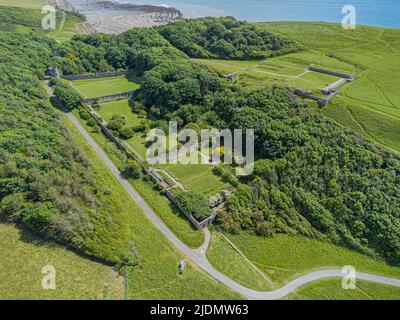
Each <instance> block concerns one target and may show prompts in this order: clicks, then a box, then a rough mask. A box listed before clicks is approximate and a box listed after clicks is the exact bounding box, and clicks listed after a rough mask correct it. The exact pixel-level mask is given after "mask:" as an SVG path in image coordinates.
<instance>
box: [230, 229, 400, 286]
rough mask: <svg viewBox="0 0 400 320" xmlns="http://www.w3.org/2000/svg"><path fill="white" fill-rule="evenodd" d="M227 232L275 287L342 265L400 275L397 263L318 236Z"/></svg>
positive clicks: (394, 275)
mask: <svg viewBox="0 0 400 320" xmlns="http://www.w3.org/2000/svg"><path fill="white" fill-rule="evenodd" d="M227 236H228V238H229V239H230V240H231V241H232V242H233V243H234V244H235V245H236V246H237V247H238V248H239V249H240V250H241V251H242V252H243V253H244V254H245V256H246V257H247V258H248V259H249V260H250V261H252V262H253V263H254V264H255V265H256V266H257V267H258V268H259V269H260V270H262V271H263V272H264V273H265V274H266V275H267V276H268V277H269V278H271V280H272V281H273V282H274V284H275V285H276V286H278V287H279V286H281V285H283V284H284V283H287V282H288V281H290V280H293V279H294V278H296V277H298V276H300V275H302V274H305V273H307V272H311V271H315V270H318V269H326V268H343V267H344V266H345V265H352V266H354V267H355V268H356V270H357V271H360V272H366V273H374V274H378V275H385V276H391V277H395V278H396V277H397V278H400V267H398V266H397V267H396V266H391V265H389V264H387V263H386V262H384V261H382V260H377V259H374V258H371V257H368V256H366V255H363V254H360V253H358V252H356V251H353V250H349V249H346V248H342V247H339V246H335V245H332V244H330V243H326V242H322V241H319V240H313V239H307V238H301V237H292V236H286V235H281V236H276V237H274V238H262V237H258V236H256V235H252V234H249V233H244V232H243V233H240V234H237V235H231V234H227ZM227 263H228V262H227Z"/></svg>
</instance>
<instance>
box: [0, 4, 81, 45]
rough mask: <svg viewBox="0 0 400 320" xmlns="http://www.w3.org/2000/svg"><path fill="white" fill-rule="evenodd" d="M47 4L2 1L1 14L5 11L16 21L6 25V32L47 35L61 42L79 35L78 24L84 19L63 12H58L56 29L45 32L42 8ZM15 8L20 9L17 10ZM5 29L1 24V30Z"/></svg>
mask: <svg viewBox="0 0 400 320" xmlns="http://www.w3.org/2000/svg"><path fill="white" fill-rule="evenodd" d="M45 4H47V1H40V0H26V1H25V0H19V1H8V0H0V12H2V11H3V12H5V13H7V14H9V15H11V16H12V17H13V18H14V19H15V21H16V22H14V23H12V22H10V23H6V25H7V27H6V30H7V31H17V32H19V33H33V34H39V35H47V36H49V37H51V38H54V39H56V40H57V41H60V42H61V41H67V40H70V39H71V38H72V37H73V36H74V35H76V34H77V30H76V24H77V23H79V22H82V21H83V20H82V18H81V17H77V16H76V15H74V14H71V13H64V12H62V11H57V20H56V23H57V26H56V29H55V30H44V29H43V28H42V19H43V18H44V17H45V14H44V13H42V11H41V8H42V7H43V5H45ZM10 7H14V8H10ZM15 7H17V8H18V9H15ZM10 10H11V11H10ZM3 27H5V26H4V25H3V24H1V25H0V29H2V28H3Z"/></svg>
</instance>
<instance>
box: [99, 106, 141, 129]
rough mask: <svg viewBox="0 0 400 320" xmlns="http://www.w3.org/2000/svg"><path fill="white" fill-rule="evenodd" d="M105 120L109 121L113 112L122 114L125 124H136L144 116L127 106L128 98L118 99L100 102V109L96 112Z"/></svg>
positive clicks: (138, 123)
mask: <svg viewBox="0 0 400 320" xmlns="http://www.w3.org/2000/svg"><path fill="white" fill-rule="evenodd" d="M97 113H98V114H99V115H100V116H101V117H102V118H103V119H104V120H105V121H107V122H108V121H110V120H111V118H112V116H113V115H114V114H122V115H123V116H124V117H125V120H126V125H127V126H129V127H131V126H137V125H140V121H142V120H143V119H144V117H140V116H139V115H138V114H136V113H133V112H132V109H131V107H130V106H129V100H119V101H113V102H107V103H102V104H101V109H100V110H99V111H98V112H97Z"/></svg>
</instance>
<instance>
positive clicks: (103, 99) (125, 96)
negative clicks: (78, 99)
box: [84, 90, 136, 103]
mask: <svg viewBox="0 0 400 320" xmlns="http://www.w3.org/2000/svg"><path fill="white" fill-rule="evenodd" d="M135 92H136V90H133V91H127V92H122V93H117V94H111V95H109V96H103V97H99V98H88V99H85V100H84V102H85V103H95V102H98V103H104V102H111V101H117V100H125V99H129V98H130V97H132V96H133V95H134V94H135Z"/></svg>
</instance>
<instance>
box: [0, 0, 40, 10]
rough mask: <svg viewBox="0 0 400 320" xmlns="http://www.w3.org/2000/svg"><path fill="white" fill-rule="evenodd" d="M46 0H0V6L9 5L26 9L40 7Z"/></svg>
mask: <svg viewBox="0 0 400 320" xmlns="http://www.w3.org/2000/svg"><path fill="white" fill-rule="evenodd" d="M45 4H47V1H46V0H0V6H10V7H18V8H27V9H41V8H42V7H43V6H44V5H45Z"/></svg>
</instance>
